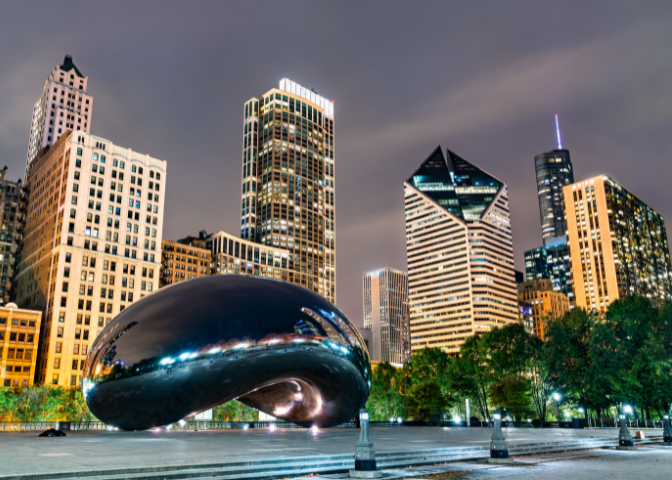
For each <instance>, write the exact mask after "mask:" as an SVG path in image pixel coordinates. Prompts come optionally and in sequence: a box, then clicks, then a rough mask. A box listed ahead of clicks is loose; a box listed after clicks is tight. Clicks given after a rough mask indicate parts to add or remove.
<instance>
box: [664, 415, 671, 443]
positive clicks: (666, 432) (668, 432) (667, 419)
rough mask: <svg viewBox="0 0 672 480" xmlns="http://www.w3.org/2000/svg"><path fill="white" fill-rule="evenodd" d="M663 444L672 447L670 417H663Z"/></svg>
mask: <svg viewBox="0 0 672 480" xmlns="http://www.w3.org/2000/svg"><path fill="white" fill-rule="evenodd" d="M663 444H664V445H667V446H668V447H672V425H670V416H669V415H665V416H664V417H663Z"/></svg>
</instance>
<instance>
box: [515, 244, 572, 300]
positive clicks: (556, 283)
mask: <svg viewBox="0 0 672 480" xmlns="http://www.w3.org/2000/svg"><path fill="white" fill-rule="evenodd" d="M525 278H526V279H527V280H541V279H544V278H545V279H549V280H550V281H551V282H552V283H553V290H555V291H556V292H561V293H563V294H565V295H566V296H567V298H569V303H570V305H573V304H574V293H573V292H572V265H571V262H570V261H569V250H568V249H567V237H565V236H564V235H563V236H561V237H554V238H549V239H546V240H544V246H543V247H537V248H533V249H532V250H528V251H526V252H525Z"/></svg>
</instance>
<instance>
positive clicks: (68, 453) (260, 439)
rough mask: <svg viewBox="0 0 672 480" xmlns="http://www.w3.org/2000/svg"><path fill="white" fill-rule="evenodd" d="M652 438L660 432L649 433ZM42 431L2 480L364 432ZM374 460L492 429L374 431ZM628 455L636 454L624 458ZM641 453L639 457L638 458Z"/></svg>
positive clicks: (30, 435) (10, 450) (2, 446)
mask: <svg viewBox="0 0 672 480" xmlns="http://www.w3.org/2000/svg"><path fill="white" fill-rule="evenodd" d="M645 432H646V435H647V437H648V436H651V435H658V436H662V430H661V429H655V430H654V429H649V430H645ZM37 434H38V433H37V432H20V433H0V478H2V477H3V476H12V475H27V474H33V475H36V478H39V477H40V476H39V474H41V473H47V472H50V473H55V472H75V471H80V472H81V471H92V470H98V471H103V470H106V469H119V468H138V467H154V466H165V465H196V464H201V465H202V464H208V463H221V462H231V461H240V460H241V459H245V460H250V459H253V460H256V459H263V460H264V461H268V460H270V459H285V460H287V459H291V458H292V457H297V458H298V457H307V456H310V457H315V458H320V457H322V456H325V457H328V456H329V455H335V454H349V455H352V456H353V459H354V452H355V446H356V444H357V439H358V437H359V430H358V429H354V428H350V429H325V430H320V431H318V432H317V433H313V432H311V431H310V430H305V429H291V430H285V429H277V430H276V431H274V432H271V431H269V430H265V429H250V430H211V431H198V432H195V431H143V432H122V431H101V432H97V431H88V432H68V435H67V436H66V437H58V438H44V437H42V438H40V437H38V436H37ZM504 434H505V435H506V438H507V441H508V442H509V449H512V447H514V446H515V445H516V444H530V443H537V442H563V441H567V440H581V439H591V438H594V439H610V440H612V439H613V440H614V441H617V439H618V430H617V429H616V428H609V429H584V430H573V429H532V428H529V429H514V428H507V429H504ZM370 435H371V440H372V441H373V444H374V447H375V450H376V454H384V453H388V452H413V451H424V450H430V449H435V448H445V447H487V445H488V444H489V442H490V437H491V435H492V430H491V429H487V428H440V427H396V428H395V427H387V428H386V427H373V428H371V431H370ZM625 453H630V452H625ZM633 453H636V452H633ZM668 478H672V474H671V475H670V477H668Z"/></svg>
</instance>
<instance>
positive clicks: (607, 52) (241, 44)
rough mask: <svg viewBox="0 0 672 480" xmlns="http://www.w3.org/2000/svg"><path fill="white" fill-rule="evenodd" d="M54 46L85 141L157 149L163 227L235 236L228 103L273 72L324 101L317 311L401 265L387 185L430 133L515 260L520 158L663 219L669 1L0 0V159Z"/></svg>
mask: <svg viewBox="0 0 672 480" xmlns="http://www.w3.org/2000/svg"><path fill="white" fill-rule="evenodd" d="M65 54H70V55H72V56H73V59H74V62H75V64H76V65H77V67H78V68H79V69H80V70H81V71H82V72H83V74H84V75H86V76H88V77H89V87H88V93H90V94H91V95H92V96H93V97H94V108H93V119H92V133H93V134H95V135H99V136H101V137H104V138H107V139H109V140H111V141H113V142H114V143H116V144H118V145H121V146H124V147H129V148H132V149H134V150H136V151H139V152H142V153H147V154H149V155H151V156H153V157H156V158H159V159H163V160H167V162H168V171H167V179H168V185H167V189H166V190H167V193H166V195H167V196H166V211H165V217H164V218H165V220H164V232H163V236H164V238H167V239H177V238H181V237H183V236H186V235H195V234H197V232H198V231H199V230H203V229H205V230H207V231H208V232H215V231H219V230H225V231H227V232H230V233H234V234H236V233H237V232H238V231H239V224H240V221H239V215H240V180H241V156H242V134H243V104H244V102H245V101H246V100H248V99H250V98H251V97H259V96H261V95H262V94H263V93H265V92H266V91H268V90H269V89H271V88H273V87H277V85H278V82H279V80H280V79H281V78H283V77H287V78H290V79H292V80H294V81H295V82H297V83H299V84H301V85H303V86H304V87H307V88H315V89H316V90H317V92H318V93H319V94H320V95H322V96H324V97H326V98H328V99H333V100H335V147H336V148H335V151H336V214H337V215H336V251H337V297H338V298H337V304H338V306H339V307H340V308H341V309H343V310H344V311H345V313H346V314H347V315H348V316H349V317H350V318H351V319H352V320H353V321H354V322H355V323H356V324H357V325H361V324H362V316H363V315H362V287H361V285H362V274H363V273H364V272H366V271H369V270H373V269H376V268H379V267H383V266H390V267H394V268H398V269H402V270H405V269H406V248H405V239H404V212H403V180H404V179H405V178H406V177H407V176H408V175H409V174H410V173H411V172H412V171H413V169H414V168H415V167H416V166H417V165H418V164H419V163H420V162H421V161H422V160H424V158H425V157H426V156H427V155H429V154H430V153H431V152H432V150H433V149H434V148H435V147H436V146H437V145H438V144H441V146H442V147H443V148H444V149H445V148H450V149H451V150H453V151H455V152H456V153H458V154H459V155H461V156H463V157H464V158H466V159H467V160H469V161H471V162H473V163H475V164H476V165H478V166H480V167H482V168H484V169H485V170H487V171H489V172H490V173H492V174H493V175H495V176H497V177H499V178H500V179H502V180H504V181H505V182H507V183H508V187H509V198H510V200H511V207H512V221H513V235H514V250H515V254H516V267H517V268H518V269H519V270H522V269H523V268H524V266H523V252H524V251H525V250H526V249H529V248H532V247H536V246H539V245H541V244H542V241H541V227H540V220H539V207H538V202H537V195H536V185H535V177H534V161H533V159H534V155H536V154H538V153H541V152H543V151H547V150H550V149H553V148H555V146H556V144H555V132H554V114H556V113H558V114H559V115H560V124H561V129H562V136H563V146H564V147H565V148H568V149H569V150H570V151H571V155H572V162H573V164H574V170H575V178H576V180H577V181H578V180H580V179H583V178H587V177H590V176H593V175H597V174H602V173H606V174H609V175H611V176H613V178H615V179H616V180H617V181H619V182H620V183H622V184H623V185H624V186H625V187H626V188H627V189H628V190H630V191H631V192H632V193H634V194H635V195H637V196H638V197H640V198H641V199H642V200H643V201H644V202H646V203H647V204H649V205H650V206H651V207H653V208H654V209H656V210H657V211H658V212H660V213H661V214H662V215H663V216H664V217H665V218H667V219H668V220H669V219H670V218H672V204H671V202H670V199H671V198H672V189H671V188H670V185H672V2H669V1H660V2H645V1H636V2H634V1H628V2H621V1H615V0H609V1H599V2H592V1H586V0H579V1H567V0H563V1H553V2H550V1H549V2H545V1H538V0H535V1H471V2H464V1H452V2H451V1H441V2H430V1H426V0H423V1H421V2H420V1H415V0H414V1H407V2H392V1H369V2H360V1H352V2H347V1H339V2H335V1H334V2H320V1H305V2H298V1H284V0H283V1H273V2H271V1H269V2H253V1H245V2H237V3H234V2H196V1H192V2H167V1H163V0H162V1H153V2H150V1H140V2H137V1H133V2H121V1H115V2H105V3H103V2H39V3H38V2H29V1H21V2H18V1H16V2H8V1H2V0H0V167H1V166H2V165H4V164H6V165H7V166H8V167H9V175H10V177H11V178H20V177H21V176H22V175H23V171H24V165H25V158H26V150H27V145H28V134H29V128H30V120H31V113H32V107H33V104H34V102H35V101H36V100H37V98H38V97H39V95H40V93H41V91H42V87H43V84H44V81H45V79H46V77H47V75H48V74H49V72H50V71H51V69H52V68H53V67H54V66H55V65H57V64H60V63H61V62H62V61H63V56H64V55H65Z"/></svg>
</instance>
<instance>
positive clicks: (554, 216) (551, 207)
mask: <svg viewBox="0 0 672 480" xmlns="http://www.w3.org/2000/svg"><path fill="white" fill-rule="evenodd" d="M534 168H535V170H536V174H537V193H538V195H539V213H540V215H541V236H542V238H543V239H544V240H546V239H547V238H553V237H559V236H563V235H565V230H566V226H565V216H564V212H563V210H562V202H563V200H562V188H563V187H564V186H565V185H571V184H572V183H574V171H573V170H572V162H571V160H570V159H569V150H566V149H556V150H551V151H550V152H544V153H540V154H539V155H537V156H536V157H534Z"/></svg>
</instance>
